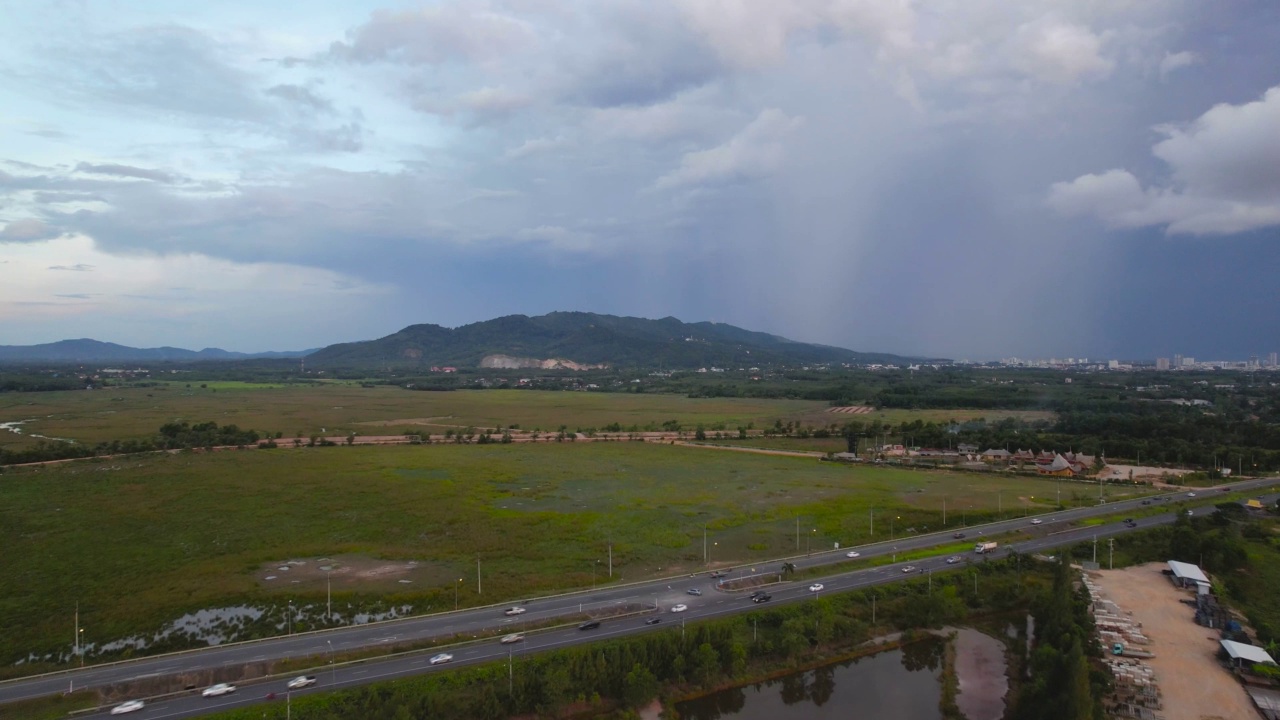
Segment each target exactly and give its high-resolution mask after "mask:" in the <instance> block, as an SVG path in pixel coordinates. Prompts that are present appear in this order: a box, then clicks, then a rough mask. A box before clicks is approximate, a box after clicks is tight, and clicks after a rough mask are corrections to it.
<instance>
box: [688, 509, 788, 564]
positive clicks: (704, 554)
mask: <svg viewBox="0 0 1280 720" xmlns="http://www.w3.org/2000/svg"><path fill="white" fill-rule="evenodd" d="M799 522H800V520H799V518H797V519H796V523H797V524H798V523H799ZM702 564H703V565H706V564H707V524H706V523H702Z"/></svg>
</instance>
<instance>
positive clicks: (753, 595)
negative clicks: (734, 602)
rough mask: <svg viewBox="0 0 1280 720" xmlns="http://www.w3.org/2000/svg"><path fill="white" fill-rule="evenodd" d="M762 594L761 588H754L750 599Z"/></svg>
mask: <svg viewBox="0 0 1280 720" xmlns="http://www.w3.org/2000/svg"><path fill="white" fill-rule="evenodd" d="M764 594H765V593H764V591H763V590H756V591H755V592H753V593H751V599H752V600H755V599H756V598H758V597H760V596H761V595H764Z"/></svg>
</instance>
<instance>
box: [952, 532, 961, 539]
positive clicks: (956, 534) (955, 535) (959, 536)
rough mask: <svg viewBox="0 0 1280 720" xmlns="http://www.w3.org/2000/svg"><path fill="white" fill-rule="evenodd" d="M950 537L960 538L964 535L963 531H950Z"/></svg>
mask: <svg viewBox="0 0 1280 720" xmlns="http://www.w3.org/2000/svg"><path fill="white" fill-rule="evenodd" d="M951 537H953V538H955V539H957V540H959V539H960V538H962V537H964V533H952V534H951Z"/></svg>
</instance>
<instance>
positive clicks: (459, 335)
mask: <svg viewBox="0 0 1280 720" xmlns="http://www.w3.org/2000/svg"><path fill="white" fill-rule="evenodd" d="M492 356H503V357H501V358H495V357H492ZM485 358H490V361H489V362H488V363H486V364H487V365H494V364H497V365H499V366H502V367H517V366H523V367H535V366H538V363H541V365H542V366H543V367H547V366H550V365H549V363H550V361H555V360H558V361H561V365H564V363H565V362H566V361H567V362H568V363H576V364H579V365H595V364H605V365H609V366H614V367H617V366H623V367H662V368H699V367H710V366H719V367H726V368H728V367H733V368H738V367H757V366H763V365H802V364H817V363H850V364H871V363H882V364H904V363H907V362H910V361H911V359H910V358H905V357H901V356H898V355H889V354H885V353H860V352H854V351H852V350H845V349H844V348H838V347H830V346H827V345H812V344H808V343H800V342H795V341H792V340H788V339H786V338H783V337H778V336H777V335H770V334H768V333H762V332H753V331H750V330H743V329H742V328H739V327H734V326H733V325H725V324H723V323H710V322H697V323H684V322H681V321H680V320H677V319H676V318H673V317H666V318H663V319H661V320H648V319H645V318H633V317H617V316H615V315H597V314H595V313H583V312H554V313H550V314H548V315H541V316H538V317H528V316H525V315H508V316H506V317H500V318H496V319H494V320H486V321H484V322H478V323H473V324H471V325H463V326H462V327H459V328H454V329H450V328H445V327H441V326H439V325H410V326H409V327H407V328H405V329H403V330H401V331H399V332H397V333H394V334H391V335H388V336H386V337H383V338H379V339H377V340H368V341H364V342H353V343H342V344H339V345H330V346H329V347H326V348H323V349H321V350H318V351H316V352H314V353H312V354H310V355H308V356H307V365H308V367H312V366H315V367H325V366H327V367H361V366H368V365H383V366H385V365H409V366H421V365H427V366H431V365H435V366H444V365H451V366H459V367H478V366H480V365H481V362H482V361H483V360H484V359H485ZM517 361H524V364H523V365H520V364H519V363H518V362H517Z"/></svg>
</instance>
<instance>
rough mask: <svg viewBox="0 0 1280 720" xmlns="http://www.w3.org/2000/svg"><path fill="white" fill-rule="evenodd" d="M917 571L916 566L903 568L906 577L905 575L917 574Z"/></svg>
mask: <svg viewBox="0 0 1280 720" xmlns="http://www.w3.org/2000/svg"><path fill="white" fill-rule="evenodd" d="M915 571H916V566H915V565H907V566H906V567H904V568H902V573H903V574H904V575H905V574H907V573H913V572H915Z"/></svg>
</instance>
